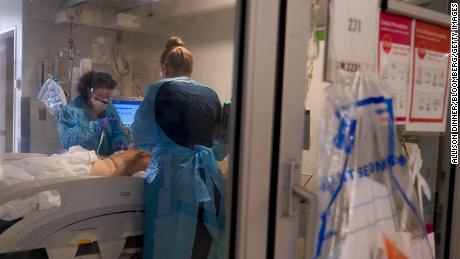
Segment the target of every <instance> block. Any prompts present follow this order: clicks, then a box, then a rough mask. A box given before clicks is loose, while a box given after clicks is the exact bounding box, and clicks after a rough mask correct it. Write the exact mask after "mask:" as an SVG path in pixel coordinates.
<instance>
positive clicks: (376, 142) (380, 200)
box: [316, 71, 432, 259]
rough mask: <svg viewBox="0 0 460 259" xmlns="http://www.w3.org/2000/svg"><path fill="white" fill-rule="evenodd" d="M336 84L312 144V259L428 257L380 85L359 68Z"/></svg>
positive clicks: (390, 108) (341, 76)
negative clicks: (315, 211)
mask: <svg viewBox="0 0 460 259" xmlns="http://www.w3.org/2000/svg"><path fill="white" fill-rule="evenodd" d="M336 82H337V83H334V84H332V85H330V86H329V88H328V89H327V90H326V91H327V99H326V102H325V105H324V108H323V116H322V118H323V120H322V122H321V137H320V139H319V141H320V142H319V143H321V150H320V159H319V171H318V175H319V177H320V190H319V192H320V195H319V197H320V215H319V227H318V229H319V230H318V234H317V247H316V258H353V259H360V258H363V259H364V258H366V259H367V258H388V259H406V258H432V254H431V250H430V247H429V244H428V241H427V238H426V233H425V230H424V226H423V222H422V220H421V218H420V216H419V208H418V202H417V196H416V195H415V194H414V192H412V195H410V194H408V193H407V190H408V189H410V188H409V185H410V184H411V181H410V175H409V170H408V167H407V163H408V161H407V157H406V156H405V155H404V153H403V152H402V150H401V147H400V146H399V143H398V139H397V135H396V130H395V124H394V113H393V103H392V98H391V97H390V95H389V94H388V91H387V90H386V85H384V83H382V82H381V81H380V80H379V79H378V78H377V77H375V76H374V75H373V74H371V73H368V72H362V71H361V72H357V73H347V72H343V71H341V72H340V73H339V75H338V79H337V81H336ZM414 250H415V251H417V255H414ZM414 256H416V257H414Z"/></svg>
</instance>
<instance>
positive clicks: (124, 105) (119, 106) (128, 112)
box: [112, 99, 142, 128]
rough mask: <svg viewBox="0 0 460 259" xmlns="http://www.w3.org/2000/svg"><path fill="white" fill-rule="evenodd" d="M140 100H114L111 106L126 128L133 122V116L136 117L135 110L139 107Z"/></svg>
mask: <svg viewBox="0 0 460 259" xmlns="http://www.w3.org/2000/svg"><path fill="white" fill-rule="evenodd" d="M141 103H142V100H139V99H135V100H129V99H114V100H112V105H113V106H114V107H115V110H116V111H117V112H118V115H119V116H120V119H121V122H122V123H123V125H124V126H125V127H126V128H131V125H132V124H133V122H134V115H136V111H137V109H139V106H140V105H141Z"/></svg>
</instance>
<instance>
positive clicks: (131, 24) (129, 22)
mask: <svg viewBox="0 0 460 259" xmlns="http://www.w3.org/2000/svg"><path fill="white" fill-rule="evenodd" d="M116 21H117V25H118V26H120V27H124V28H130V29H138V28H140V27H141V22H140V20H139V16H137V15H134V14H130V13H118V14H117V18H116Z"/></svg>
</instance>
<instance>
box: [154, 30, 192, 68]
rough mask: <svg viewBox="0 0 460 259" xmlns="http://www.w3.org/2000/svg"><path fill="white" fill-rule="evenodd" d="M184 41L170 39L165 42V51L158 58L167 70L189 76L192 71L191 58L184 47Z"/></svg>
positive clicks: (175, 38) (177, 38)
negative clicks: (165, 65)
mask: <svg viewBox="0 0 460 259" xmlns="http://www.w3.org/2000/svg"><path fill="white" fill-rule="evenodd" d="M184 46H185V43H184V41H182V39H181V38H179V37H175V36H173V37H170V38H169V39H168V40H167V41H166V42H165V49H164V51H163V53H162V54H161V57H160V64H162V65H164V64H167V66H168V67H169V69H172V70H174V71H175V72H176V73H178V74H181V75H186V74H191V73H192V70H193V57H192V54H191V53H190V51H189V50H188V49H186V48H185V47H184Z"/></svg>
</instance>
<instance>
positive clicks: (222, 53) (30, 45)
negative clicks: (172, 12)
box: [22, 0, 234, 154]
mask: <svg viewBox="0 0 460 259" xmlns="http://www.w3.org/2000/svg"><path fill="white" fill-rule="evenodd" d="M23 3H24V58H23V59H22V68H23V80H22V81H23V82H22V96H23V97H24V98H23V99H24V102H25V103H27V105H28V106H29V107H28V108H29V109H28V110H27V112H28V114H27V116H28V117H29V118H30V123H29V124H28V125H27V123H25V125H23V127H24V128H25V129H26V131H25V132H29V137H28V138H27V136H24V139H23V141H24V142H26V144H27V145H24V146H26V147H25V148H24V149H23V152H34V153H46V154H52V153H57V152H60V151H62V150H60V144H59V141H58V138H57V130H56V121H55V118H53V117H52V116H51V115H50V114H48V113H46V118H43V111H44V106H43V105H42V104H41V103H40V102H39V101H38V100H37V98H36V96H37V94H38V91H39V89H40V86H41V75H40V74H41V69H42V68H41V66H42V64H44V68H45V74H48V73H51V72H52V64H53V58H52V57H53V55H56V54H57V53H58V51H59V50H65V49H66V48H67V41H68V39H69V36H70V29H69V25H57V24H55V23H54V15H55V14H56V12H57V11H58V6H59V1H58V0H46V1H32V2H30V1H24V2H23ZM233 27H234V13H233V8H223V9H216V10H213V11H209V12H199V13H195V14H190V15H185V16H183V17H182V18H180V19H179V18H178V17H173V18H172V19H164V20H161V26H158V25H157V26H150V28H151V29H148V28H149V27H147V29H144V28H142V31H140V32H136V31H122V35H123V43H122V46H123V49H124V52H125V56H126V60H127V61H128V62H129V64H130V70H131V71H130V74H129V75H127V76H126V77H125V78H124V80H123V84H124V85H125V91H124V93H125V96H135V95H137V93H136V91H135V90H134V89H133V87H132V86H133V84H139V85H140V87H141V88H142V89H145V88H146V86H147V85H149V84H151V83H152V82H154V81H156V80H158V79H159V64H158V61H159V56H160V54H161V52H162V51H163V44H164V41H165V40H166V39H167V38H168V37H169V36H171V35H178V36H181V37H182V38H183V39H184V41H185V43H186V46H187V47H188V48H189V49H190V51H191V52H192V54H193V56H194V73H193V75H192V77H193V78H194V79H196V80H199V81H202V82H204V83H206V84H209V85H210V86H212V87H213V88H214V89H215V90H216V92H217V93H218V95H219V97H220V99H221V101H224V100H228V99H230V97H231V87H232V77H233V73H232V72H233V52H234V46H233V45H234V40H233V37H234V30H233ZM114 33H115V31H114V30H113V29H108V28H101V27H97V26H81V25H77V26H75V28H74V33H73V38H74V41H75V49H76V50H77V52H76V57H77V58H76V63H77V62H78V60H79V58H80V57H86V56H91V54H92V47H91V46H92V45H91V44H92V42H93V40H94V39H95V37H97V36H101V35H106V36H113V35H114ZM74 65H75V64H74ZM95 68H96V69H104V67H101V66H95ZM110 69H111V67H109V68H108V70H110ZM134 73H136V74H139V75H140V76H136V79H135V81H133V74H134ZM116 92H117V94H118V93H119V91H116ZM27 112H26V113H27ZM40 115H42V116H40Z"/></svg>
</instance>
